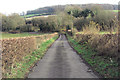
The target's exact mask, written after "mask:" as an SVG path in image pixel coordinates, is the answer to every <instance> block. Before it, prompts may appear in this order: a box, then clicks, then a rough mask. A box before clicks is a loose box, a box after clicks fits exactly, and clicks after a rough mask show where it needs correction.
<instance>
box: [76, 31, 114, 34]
mask: <svg viewBox="0 0 120 80" xmlns="http://www.w3.org/2000/svg"><path fill="white" fill-rule="evenodd" d="M115 33H116V32H112V34H115ZM77 34H84V33H83V32H82V31H81V32H78V33H77ZM99 34H110V32H107V31H101V32H99Z"/></svg>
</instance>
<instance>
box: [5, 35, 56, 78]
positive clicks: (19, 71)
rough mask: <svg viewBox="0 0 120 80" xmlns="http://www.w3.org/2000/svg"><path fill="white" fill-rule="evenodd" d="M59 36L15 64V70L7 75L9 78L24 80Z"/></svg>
mask: <svg viewBox="0 0 120 80" xmlns="http://www.w3.org/2000/svg"><path fill="white" fill-rule="evenodd" d="M57 37H58V36H56V37H53V38H52V39H50V40H48V41H46V42H44V43H42V44H41V45H40V48H39V49H37V50H35V51H34V52H33V53H32V54H30V55H27V56H25V57H23V60H22V61H21V62H17V63H15V66H16V67H15V68H12V70H11V74H6V77H7V78H24V77H25V74H26V73H28V72H29V69H30V68H31V67H32V66H33V65H34V64H35V62H36V61H38V60H40V59H41V57H43V56H44V53H45V51H46V50H47V49H48V47H49V46H50V45H51V44H52V43H53V42H54V41H55V40H56V39H57Z"/></svg>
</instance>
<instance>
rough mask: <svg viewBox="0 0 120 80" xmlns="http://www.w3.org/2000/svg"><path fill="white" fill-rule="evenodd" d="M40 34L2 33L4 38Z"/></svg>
mask: <svg viewBox="0 0 120 80" xmlns="http://www.w3.org/2000/svg"><path fill="white" fill-rule="evenodd" d="M39 35H42V33H40V34H32V33H18V34H11V33H2V39H5V38H15V37H28V36H39Z"/></svg>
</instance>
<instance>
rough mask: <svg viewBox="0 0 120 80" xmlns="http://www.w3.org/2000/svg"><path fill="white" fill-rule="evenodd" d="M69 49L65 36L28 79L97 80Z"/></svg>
mask: <svg viewBox="0 0 120 80" xmlns="http://www.w3.org/2000/svg"><path fill="white" fill-rule="evenodd" d="M88 69H89V67H87V66H86V65H85V64H84V63H83V60H82V59H81V58H80V57H79V56H78V54H77V53H76V52H75V51H73V49H72V48H71V47H70V45H69V43H68V41H67V39H66V37H65V35H61V36H60V37H59V38H58V40H56V41H55V42H54V44H53V45H52V46H51V47H50V48H49V49H48V51H47V53H46V54H45V56H44V57H43V58H42V59H41V60H40V61H39V62H38V64H37V66H35V67H34V68H33V70H32V72H30V74H29V75H28V78H98V77H97V76H96V75H95V74H94V73H93V72H92V71H91V72H88Z"/></svg>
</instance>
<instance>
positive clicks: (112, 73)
mask: <svg viewBox="0 0 120 80" xmlns="http://www.w3.org/2000/svg"><path fill="white" fill-rule="evenodd" d="M67 38H68V41H69V42H70V44H71V45H72V46H73V48H74V49H75V50H76V51H77V52H78V53H79V54H80V55H81V56H82V57H83V58H84V60H85V61H86V62H87V63H88V64H89V65H90V66H91V67H92V68H93V69H94V70H95V71H97V72H98V73H99V74H101V75H103V76H104V77H105V78H116V77H117V78H118V75H119V73H118V72H119V71H118V62H117V61H116V60H115V59H114V58H112V59H110V58H109V57H105V56H99V55H96V54H97V52H95V51H94V50H93V49H92V48H90V47H89V46H88V45H87V44H83V45H81V44H79V43H78V42H76V41H75V40H74V39H73V38H72V37H71V36H69V35H67ZM111 60H112V61H111Z"/></svg>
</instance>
